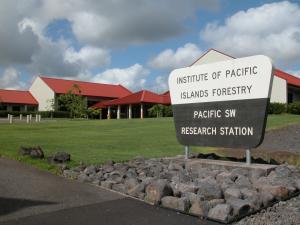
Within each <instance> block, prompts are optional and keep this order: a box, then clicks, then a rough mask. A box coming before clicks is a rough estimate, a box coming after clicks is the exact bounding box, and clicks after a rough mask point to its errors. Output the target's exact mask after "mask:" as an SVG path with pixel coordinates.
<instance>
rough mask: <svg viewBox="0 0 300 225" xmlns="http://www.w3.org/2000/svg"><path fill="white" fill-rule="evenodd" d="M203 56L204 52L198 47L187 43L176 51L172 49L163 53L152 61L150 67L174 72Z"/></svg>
mask: <svg viewBox="0 0 300 225" xmlns="http://www.w3.org/2000/svg"><path fill="white" fill-rule="evenodd" d="M201 54H202V51H201V50H200V49H199V48H198V46H197V45H195V44H192V43H187V44H185V45H184V46H183V47H180V48H178V49H176V51H174V50H172V49H166V50H164V51H162V52H161V53H159V54H158V55H157V56H156V57H154V58H153V59H152V60H150V62H149V65H150V66H151V67H152V68H156V69H167V70H172V69H175V68H180V67H186V66H189V65H191V64H192V63H193V62H194V61H195V60H196V59H197V58H198V57H200V55H201Z"/></svg>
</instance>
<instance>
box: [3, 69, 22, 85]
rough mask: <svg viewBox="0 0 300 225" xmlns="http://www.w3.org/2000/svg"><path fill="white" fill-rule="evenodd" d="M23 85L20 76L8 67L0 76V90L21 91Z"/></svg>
mask: <svg viewBox="0 0 300 225" xmlns="http://www.w3.org/2000/svg"><path fill="white" fill-rule="evenodd" d="M24 87H25V83H24V82H22V81H21V80H20V74H19V73H18V71H17V70H16V69H15V68H13V67H8V68H6V69H5V70H4V71H3V74H2V75H0V88H5V89H22V88H24Z"/></svg>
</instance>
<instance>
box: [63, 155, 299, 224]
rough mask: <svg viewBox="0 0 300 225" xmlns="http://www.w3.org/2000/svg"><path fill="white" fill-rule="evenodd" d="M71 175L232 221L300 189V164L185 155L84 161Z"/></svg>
mask: <svg viewBox="0 0 300 225" xmlns="http://www.w3.org/2000/svg"><path fill="white" fill-rule="evenodd" d="M63 175H64V176H65V177H68V178H71V179H77V180H78V181H80V182H87V183H92V184H94V185H99V186H101V187H104V188H107V189H112V190H114V191H117V192H120V193H123V194H126V195H129V196H132V197H134V198H138V199H140V200H143V201H145V202H148V203H151V204H155V205H160V206H162V207H167V208H172V209H175V210H178V211H182V212H184V213H189V214H191V215H197V216H201V217H204V218H208V219H212V220H216V221H219V222H224V223H228V222H231V221H234V220H238V219H240V218H241V217H244V216H247V215H249V214H251V213H254V212H257V211H259V210H261V209H263V208H265V207H268V206H271V205H273V204H274V202H276V201H280V200H286V199H288V198H290V197H292V196H294V195H296V194H297V193H298V192H299V190H300V169H299V167H296V166H289V165H278V166H277V167H274V168H273V169H271V170H257V169H251V170H249V169H247V168H234V167H232V168H213V167H203V168H197V169H196V170H195V169H193V168H192V167H190V166H189V163H188V161H185V160H184V159H183V157H173V158H160V159H144V158H136V159H134V160H131V161H128V162H126V163H114V162H112V161H110V162H107V163H106V164H104V165H90V166H84V165H81V166H78V167H75V168H71V169H65V170H64V171H63Z"/></svg>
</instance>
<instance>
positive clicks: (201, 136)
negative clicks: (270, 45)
mask: <svg viewBox="0 0 300 225" xmlns="http://www.w3.org/2000/svg"><path fill="white" fill-rule="evenodd" d="M272 78H273V76H272V63H271V60H270V59H269V58H268V57H266V56H263V55H258V56H251V57H246V58H239V59H233V60H227V61H222V62H216V63H211V64H205V65H199V66H192V67H187V68H182V69H177V70H174V71H173V72H172V73H171V74H170V76H169V87H170V95H171V102H172V106H173V107H172V108H173V115H174V121H175V128H176V134H177V139H178V141H179V142H180V143H181V144H183V145H198V146H215V147H239V148H240V147H242V148H254V147H257V146H258V145H260V144H261V142H262V140H263V137H264V132H265V126H266V118H267V106H268V103H269V101H270V93H271V84H272Z"/></svg>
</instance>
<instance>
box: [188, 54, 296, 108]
mask: <svg viewBox="0 0 300 225" xmlns="http://www.w3.org/2000/svg"><path fill="white" fill-rule="evenodd" d="M231 59H234V57H233V56H230V55H228V54H226V53H223V52H220V51H218V50H215V49H209V50H208V51H207V52H206V53H205V54H203V55H202V56H200V58H198V59H197V60H196V61H195V62H194V63H192V64H191V66H194V65H202V64H207V63H213V62H218V61H225V60H231ZM270 101H271V102H279V103H290V102H294V101H300V78H299V77H296V76H293V75H291V74H288V73H286V72H283V71H281V70H279V69H274V78H273V84H272V92H271V99H270Z"/></svg>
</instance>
